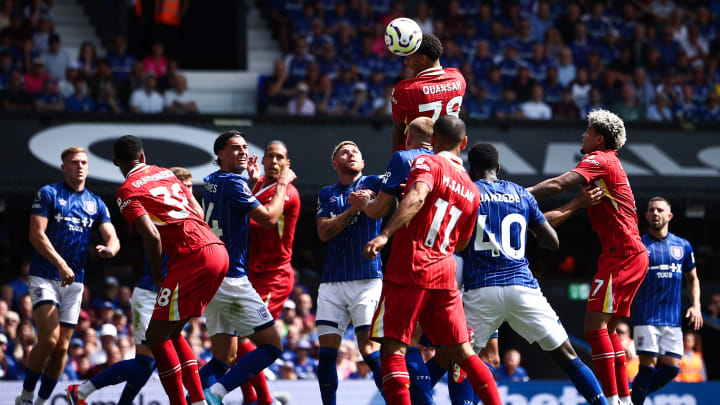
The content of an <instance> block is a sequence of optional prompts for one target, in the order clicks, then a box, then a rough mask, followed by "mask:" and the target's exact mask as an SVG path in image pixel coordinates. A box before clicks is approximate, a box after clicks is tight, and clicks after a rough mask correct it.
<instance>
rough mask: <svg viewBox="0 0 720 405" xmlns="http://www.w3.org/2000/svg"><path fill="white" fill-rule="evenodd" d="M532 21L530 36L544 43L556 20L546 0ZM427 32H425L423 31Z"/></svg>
mask: <svg viewBox="0 0 720 405" xmlns="http://www.w3.org/2000/svg"><path fill="white" fill-rule="evenodd" d="M527 18H528V20H529V21H530V36H531V38H532V39H533V40H534V41H537V42H542V41H543V39H544V38H545V32H546V31H547V30H548V29H549V28H550V27H552V26H553V23H554V20H553V17H552V15H551V14H550V4H549V3H548V1H546V0H541V1H539V2H538V3H537V13H531V14H529V15H528V16H527ZM423 32H425V31H423Z"/></svg>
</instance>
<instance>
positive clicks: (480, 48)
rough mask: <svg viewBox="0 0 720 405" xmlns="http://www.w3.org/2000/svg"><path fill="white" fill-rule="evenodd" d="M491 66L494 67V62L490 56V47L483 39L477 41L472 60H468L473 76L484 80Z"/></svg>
mask: <svg viewBox="0 0 720 405" xmlns="http://www.w3.org/2000/svg"><path fill="white" fill-rule="evenodd" d="M493 66H495V62H494V61H493V58H492V56H491V55H490V45H489V44H488V42H487V41H486V40H484V39H481V40H479V41H477V43H476V44H475V52H474V55H473V58H472V59H471V60H470V68H471V69H472V72H473V74H474V75H475V77H477V78H483V79H485V78H487V77H488V75H489V73H490V69H491V68H492V67H493Z"/></svg>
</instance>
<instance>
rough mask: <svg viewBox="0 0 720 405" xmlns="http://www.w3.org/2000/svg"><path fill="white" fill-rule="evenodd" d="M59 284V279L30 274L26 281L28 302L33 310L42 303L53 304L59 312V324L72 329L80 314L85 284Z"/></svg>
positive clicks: (60, 282)
mask: <svg viewBox="0 0 720 405" xmlns="http://www.w3.org/2000/svg"><path fill="white" fill-rule="evenodd" d="M61 284H62V281H59V280H49V279H47V278H42V277H37V276H30V278H29V281H28V291H29V292H30V302H32V306H33V310H34V309H35V308H37V307H38V306H40V305H43V304H52V305H55V306H56V307H57V308H58V311H59V313H60V317H59V318H60V326H62V327H64V328H71V329H72V328H75V325H77V322H78V317H79V316H80V304H82V296H83V290H85V285H83V283H79V282H77V281H75V282H73V283H72V284H70V285H66V286H64V287H63V286H62V285H61Z"/></svg>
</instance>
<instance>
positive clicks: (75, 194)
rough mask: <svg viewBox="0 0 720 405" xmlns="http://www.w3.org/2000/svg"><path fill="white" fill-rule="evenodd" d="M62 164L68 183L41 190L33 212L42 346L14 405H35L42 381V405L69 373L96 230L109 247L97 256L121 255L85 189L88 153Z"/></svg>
mask: <svg viewBox="0 0 720 405" xmlns="http://www.w3.org/2000/svg"><path fill="white" fill-rule="evenodd" d="M60 158H61V160H62V166H60V169H61V170H62V172H63V175H64V176H65V181H64V182H61V183H54V184H48V185H47V186H45V187H43V188H41V189H40V191H38V194H37V197H36V198H35V201H33V203H32V207H31V210H30V212H31V215H30V243H31V244H32V246H33V247H34V248H35V255H34V256H33V260H32V264H31V265H30V279H29V282H28V284H29V285H28V289H29V291H30V300H31V301H32V306H33V317H34V319H35V323H36V325H37V335H38V341H37V344H36V345H35V347H33V349H32V350H31V351H30V355H29V357H28V360H27V364H26V372H25V380H24V382H23V390H22V393H21V394H20V395H19V396H18V397H17V398H16V399H15V404H16V405H30V404H32V403H33V397H34V395H35V386H36V385H37V382H38V379H41V382H40V390H39V391H38V397H37V399H36V400H35V404H39V405H42V404H44V403H45V401H47V400H48V398H50V395H51V394H52V392H53V389H54V388H55V385H56V384H57V380H58V378H60V376H61V375H62V371H63V368H65V359H66V355H67V351H68V346H69V345H70V338H71V337H72V334H73V331H74V330H75V325H76V324H77V321H78V317H79V316H80V305H81V303H82V296H83V290H84V288H85V287H84V285H83V281H84V280H85V269H84V267H85V262H86V261H87V251H88V244H89V241H90V231H91V230H92V228H93V225H95V226H97V229H98V230H99V231H100V234H101V235H102V238H103V240H104V241H105V245H97V246H96V247H95V249H96V251H97V254H98V256H100V257H102V258H111V257H113V256H115V254H117V252H118V250H120V242H119V241H118V238H117V236H116V235H115V228H114V227H113V225H112V222H110V213H109V212H108V209H107V207H106V206H105V203H104V202H103V200H102V199H100V197H98V196H97V195H95V194H94V193H92V192H91V191H90V190H88V189H86V188H85V180H86V179H87V175H88V155H87V152H86V151H85V149H83V148H81V147H79V146H71V147H69V148H67V149H65V150H63V151H62V154H61V155H60ZM41 374H42V378H41Z"/></svg>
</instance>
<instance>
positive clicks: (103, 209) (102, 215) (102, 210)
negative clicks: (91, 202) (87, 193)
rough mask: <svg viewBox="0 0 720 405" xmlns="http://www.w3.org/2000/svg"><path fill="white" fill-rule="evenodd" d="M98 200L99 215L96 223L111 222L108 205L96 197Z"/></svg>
mask: <svg viewBox="0 0 720 405" xmlns="http://www.w3.org/2000/svg"><path fill="white" fill-rule="evenodd" d="M95 199H96V200H97V206H98V211H97V212H98V214H97V219H96V221H97V222H99V223H101V224H104V223H105V222H111V221H112V220H111V219H110V210H109V209H108V207H107V205H105V201H103V200H102V198H100V197H95Z"/></svg>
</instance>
